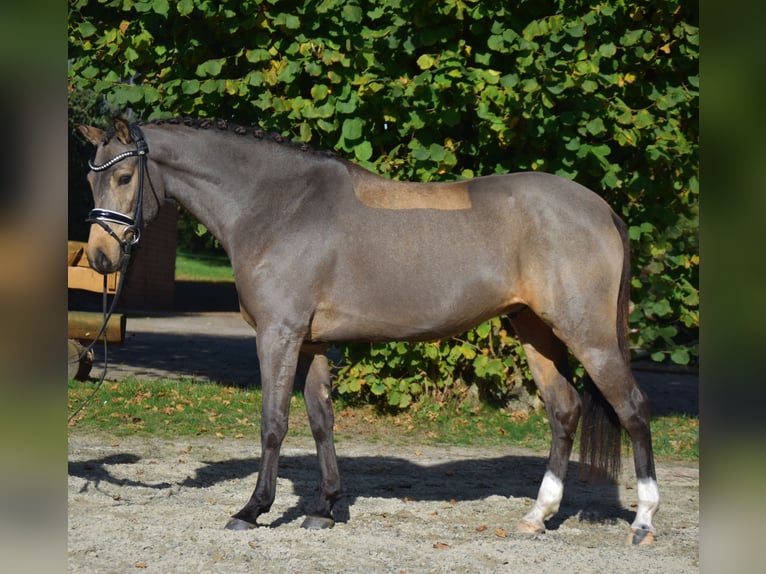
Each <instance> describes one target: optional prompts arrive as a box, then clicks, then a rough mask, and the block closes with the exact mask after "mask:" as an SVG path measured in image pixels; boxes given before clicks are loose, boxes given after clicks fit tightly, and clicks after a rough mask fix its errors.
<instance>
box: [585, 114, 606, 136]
mask: <svg viewBox="0 0 766 574" xmlns="http://www.w3.org/2000/svg"><path fill="white" fill-rule="evenodd" d="M585 129H586V130H588V133H590V134H591V135H594V136H597V135H599V134H600V133H603V132H604V131H605V130H606V126H604V121H603V120H602V119H601V118H593V119H592V120H591V121H589V122H588V123H587V124H585Z"/></svg>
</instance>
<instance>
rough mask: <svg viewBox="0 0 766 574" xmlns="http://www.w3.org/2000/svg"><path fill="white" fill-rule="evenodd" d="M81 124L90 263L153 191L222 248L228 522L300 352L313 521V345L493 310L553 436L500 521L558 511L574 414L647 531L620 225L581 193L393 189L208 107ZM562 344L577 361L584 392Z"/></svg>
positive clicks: (492, 184)
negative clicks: (259, 393)
mask: <svg viewBox="0 0 766 574" xmlns="http://www.w3.org/2000/svg"><path fill="white" fill-rule="evenodd" d="M78 129H79V130H80V132H81V133H82V134H83V135H84V137H85V138H86V139H87V140H89V141H90V142H91V143H93V144H94V145H96V146H97V149H96V154H95V160H94V161H93V162H91V163H90V168H91V171H90V173H89V174H88V180H89V182H90V185H91V188H92V191H93V197H94V202H95V209H93V210H92V211H91V214H90V216H89V221H91V223H93V225H91V230H90V236H89V240H88V246H87V257H88V260H89V261H90V264H91V266H92V267H93V268H95V269H96V270H97V271H99V272H100V273H110V272H113V271H115V270H117V269H119V268H120V266H121V264H122V262H123V260H124V258H125V257H126V252H127V251H128V248H129V246H130V245H131V244H133V243H134V242H136V241H137V240H138V238H139V235H140V231H141V228H142V226H143V225H144V224H145V223H146V222H149V221H151V220H152V219H153V218H155V217H156V215H157V213H158V211H159V210H160V208H161V207H162V204H163V203H164V202H165V200H166V198H172V199H175V200H176V201H177V202H178V203H180V204H181V205H183V206H184V207H186V208H187V209H188V210H189V211H190V212H191V213H192V214H193V215H194V216H195V217H197V218H198V219H199V221H201V222H202V223H203V224H204V225H205V226H207V228H208V229H209V230H210V231H211V232H212V233H213V235H215V237H216V238H218V240H219V241H220V243H221V245H222V246H223V247H224V249H225V250H226V253H227V254H228V256H229V259H230V261H231V265H232V268H233V272H234V277H235V281H236V286H237V291H238V294H239V300H240V308H241V312H242V315H243V317H244V318H245V320H246V321H247V322H248V323H249V324H250V325H252V327H253V328H255V329H256V331H257V353H258V360H259V362H260V369H261V383H262V388H263V404H262V423H261V449H262V450H261V458H260V467H259V472H258V479H257V482H256V486H255V490H254V492H253V494H252V496H251V498H250V500H249V501H248V502H247V504H246V505H245V506H244V507H243V508H242V509H241V510H240V511H239V512H237V513H236V514H235V515H234V516H233V517H232V518H231V519H230V520H229V522H228V524H227V525H226V527H227V528H229V529H232V530H240V529H247V528H253V527H255V526H256V525H257V519H258V516H259V515H261V514H263V513H264V512H267V511H268V510H269V509H270V507H271V505H272V503H273V501H274V498H275V488H276V479H277V467H278V458H279V452H280V447H281V445H282V441H283V439H284V438H285V435H286V433H287V425H288V410H289V403H290V397H291V394H292V390H293V385H294V378H295V376H296V372H297V368H298V364H299V362H302V367H305V368H306V369H307V371H308V374H307V376H306V381H305V390H304V393H305V400H306V407H307V412H308V417H309V421H310V427H311V431H312V433H313V436H314V440H315V441H316V448H317V455H318V459H319V469H320V490H319V500H318V502H317V505H316V507H315V508H314V509H313V511H310V512H309V513H308V516H307V517H306V519H305V521H304V522H303V526H304V527H306V528H329V527H331V526H333V524H334V520H333V505H334V503H335V501H336V500H337V499H338V497H339V495H340V493H341V481H340V475H339V472H338V465H337V459H336V453H335V445H334V439H333V424H334V415H333V409H332V400H331V381H330V369H329V364H328V360H327V357H326V354H325V352H326V350H327V346H328V345H329V344H331V343H335V342H350V341H391V340H397V341H423V340H432V339H438V338H443V337H448V336H454V335H457V334H459V333H462V332H464V331H466V330H468V329H470V328H472V327H474V326H476V325H478V324H479V323H480V322H482V321H485V320H487V319H489V318H491V317H494V316H498V315H507V316H508V317H510V321H511V323H512V325H513V328H514V329H515V331H516V334H517V335H518V337H519V338H520V341H521V343H522V345H523V348H524V350H525V352H526V356H527V360H528V364H529V367H530V370H531V372H532V375H533V377H534V379H535V382H536V384H537V386H538V388H539V389H540V392H541V395H542V397H543V401H544V403H545V406H546V410H547V414H548V419H549V421H550V426H551V431H552V443H551V451H550V457H549V461H548V466H547V470H546V472H545V474H544V476H543V479H542V483H541V485H540V488H539V493H538V497H537V500H536V502H535V503H534V506H533V508H532V509H531V510H530V511H529V512H528V513H527V514H526V515H525V516H524V517H523V518H522V519H521V521H520V523H519V525H518V527H517V530H518V531H520V532H529V533H538V532H544V531H545V521H546V520H548V519H549V518H550V517H551V516H553V515H554V514H555V513H556V512H557V511H558V508H559V504H560V502H561V500H562V496H563V484H564V479H565V475H566V472H567V466H568V460H569V457H570V454H571V451H572V446H573V441H574V436H575V431H576V430H577V426H578V424H579V422H580V418H581V414H582V419H583V422H582V429H581V449H582V452H581V457H580V464H581V466H582V467H583V468H589V469H591V470H593V471H594V473H598V472H600V473H601V475H602V476H608V475H611V476H612V477H613V476H614V475H615V473H616V472H617V470H618V465H619V461H620V443H621V440H620V438H621V432H622V429H623V428H624V429H625V431H627V434H628V435H629V436H630V439H631V441H632V446H633V456H634V463H635V472H636V477H637V482H638V485H637V496H638V506H637V511H636V516H635V520H634V522H633V523H632V525H631V532H630V534H629V536H628V540H629V542H630V543H632V544H647V543H650V542H652V541H653V540H654V537H655V528H654V526H653V525H652V518H653V516H654V514H655V512H656V511H657V509H658V507H659V491H658V488H657V481H656V472H655V467H654V456H653V452H652V440H651V432H650V428H649V408H648V401H647V398H646V396H645V394H644V393H643V392H642V391H641V390H640V388H639V387H638V385H637V383H636V381H635V379H634V378H633V374H632V372H631V368H630V362H629V349H628V339H627V337H628V328H627V327H628V325H627V315H628V306H629V279H630V276H629V275H630V263H629V259H630V256H629V245H628V236H627V230H626V226H625V224H624V223H623V222H622V220H621V219H620V218H619V217H618V216H617V215H616V214H615V213H614V211H613V210H612V209H611V208H610V207H609V206H608V205H607V204H606V202H605V201H603V200H602V199H601V198H600V197H599V196H598V195H597V194H595V193H594V192H592V191H590V190H588V189H586V188H585V187H583V186H581V185H579V184H577V183H575V182H572V181H569V180H566V179H563V178H560V177H557V176H554V175H550V174H544V173H537V172H530V173H514V174H508V175H492V176H487V177H478V178H476V179H470V180H465V181H454V182H450V183H408V182H399V181H394V180H391V179H387V178H384V177H382V176H379V175H376V174H374V173H372V172H370V171H368V170H366V169H364V168H362V167H360V166H358V165H356V164H353V163H351V162H348V161H345V160H343V159H342V158H339V157H337V156H336V155H334V154H332V153H330V152H320V151H316V150H313V149H311V148H309V147H308V146H305V145H300V144H297V143H292V142H289V141H285V140H284V139H283V138H282V137H281V136H278V135H273V134H267V133H264V131H263V130H261V129H259V128H243V127H241V126H236V125H233V124H229V123H228V122H226V121H224V120H209V119H201V120H200V119H188V118H183V119H181V118H177V119H173V120H167V121H155V122H145V123H141V124H129V123H127V122H126V121H124V120H120V119H117V120H115V123H114V127H113V128H111V129H109V130H106V131H104V130H101V129H98V128H95V127H90V126H82V125H81V126H78ZM147 190H148V191H147ZM567 348H568V349H569V350H570V351H571V352H572V353H573V354H574V356H575V357H576V358H577V359H578V360H579V361H580V362H581V363H582V365H583V367H584V368H585V370H586V371H587V374H588V377H586V384H585V391H584V393H583V398H582V400H581V398H580V395H579V394H578V392H577V391H576V390H575V388H574V386H573V385H572V383H571V376H570V373H569V366H568V352H567Z"/></svg>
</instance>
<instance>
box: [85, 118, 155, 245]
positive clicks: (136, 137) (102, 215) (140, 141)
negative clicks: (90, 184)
mask: <svg viewBox="0 0 766 574" xmlns="http://www.w3.org/2000/svg"><path fill="white" fill-rule="evenodd" d="M130 134H131V136H132V138H133V141H134V142H135V144H136V149H134V150H128V151H125V152H122V153H121V154H119V155H116V156H115V157H113V158H112V159H110V160H109V161H107V162H104V163H102V164H99V165H97V164H94V163H93V162H92V161H90V160H88V167H90V169H91V170H92V171H95V172H99V171H104V170H107V169H109V168H110V167H112V166H113V165H115V164H116V163H119V162H121V161H122V160H124V159H127V158H129V157H138V198H137V199H136V209H135V211H134V213H133V216H132V217H131V216H130V215H126V214H124V213H120V212H119V211H113V210H111V209H91V211H90V213H89V214H88V218H87V219H86V220H85V221H86V222H88V223H97V224H98V225H100V226H101V227H102V228H104V230H105V231H106V232H107V233H108V234H109V235H111V236H112V237H113V238H114V239H115V240H116V241H117V243H119V244H120V247H121V248H122V251H123V252H124V253H125V254H126V255H127V254H129V252H130V248H131V247H132V246H133V245H135V244H136V243H138V240H139V239H140V238H141V229H142V228H143V225H144V173H146V174H147V175H148V173H149V172H148V170H147V169H146V159H147V156H148V155H149V146H148V145H146V140H145V139H144V134H143V132H141V128H139V127H138V126H137V125H135V124H131V126H130ZM149 184H150V185H151V186H152V193H154V195H155V197H156V195H157V192H156V191H155V190H154V184H153V183H152V180H151V178H149ZM108 223H119V224H120V225H124V226H125V231H124V232H123V234H122V237H120V236H118V235H117V234H116V233H115V232H114V230H113V229H112V227H111V226H110V225H109V224H108Z"/></svg>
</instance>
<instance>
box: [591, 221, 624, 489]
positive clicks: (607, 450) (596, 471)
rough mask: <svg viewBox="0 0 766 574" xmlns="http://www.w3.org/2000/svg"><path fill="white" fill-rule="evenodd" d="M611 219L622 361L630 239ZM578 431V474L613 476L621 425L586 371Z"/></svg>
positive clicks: (595, 477)
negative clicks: (618, 268) (617, 253)
mask: <svg viewBox="0 0 766 574" xmlns="http://www.w3.org/2000/svg"><path fill="white" fill-rule="evenodd" d="M612 220H613V221H614V225H615V227H616V228H617V231H618V233H619V234H620V240H621V242H622V247H623V259H622V274H621V277H620V287H619V291H618V294H617V343H618V346H619V348H620V352H621V353H622V356H623V359H624V360H625V362H626V363H629V362H630V346H629V341H628V315H629V313H630V242H629V237H628V228H627V225H625V223H624V222H623V221H622V219H620V218H619V217H618V216H617V215H616V214H615V213H612ZM582 405H583V414H582V426H581V431H580V477H581V478H584V479H587V480H591V481H594V480H604V479H607V480H615V479H616V478H617V476H618V475H619V473H620V462H621V460H622V456H621V450H622V425H621V424H620V420H619V419H618V417H617V413H615V412H614V409H613V408H612V406H611V405H610V404H609V403H608V402H607V400H606V399H605V398H604V395H602V394H601V391H599V390H598V387H596V385H595V383H594V382H593V380H592V379H591V378H590V376H589V375H586V377H585V380H584V386H583V395H582Z"/></svg>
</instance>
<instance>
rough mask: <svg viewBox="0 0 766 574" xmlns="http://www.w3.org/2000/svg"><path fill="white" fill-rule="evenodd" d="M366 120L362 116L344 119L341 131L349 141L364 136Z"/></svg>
mask: <svg viewBox="0 0 766 574" xmlns="http://www.w3.org/2000/svg"><path fill="white" fill-rule="evenodd" d="M363 126H364V121H363V120H362V119H361V118H347V119H345V120H343V128H342V130H341V133H342V134H343V137H344V138H346V139H347V140H349V141H354V140H358V139H359V138H361V137H362V127H363Z"/></svg>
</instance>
